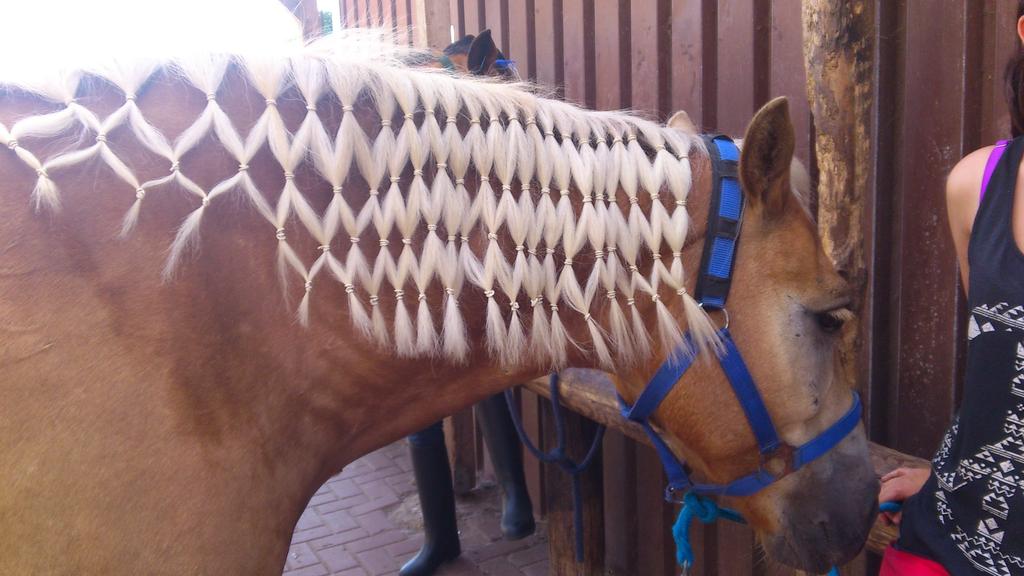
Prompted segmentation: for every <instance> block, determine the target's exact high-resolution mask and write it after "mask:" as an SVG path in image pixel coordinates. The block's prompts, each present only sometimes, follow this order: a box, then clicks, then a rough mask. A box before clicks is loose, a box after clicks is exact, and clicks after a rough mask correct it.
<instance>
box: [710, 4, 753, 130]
mask: <svg viewBox="0 0 1024 576" xmlns="http://www.w3.org/2000/svg"><path fill="white" fill-rule="evenodd" d="M754 62H755V58H754V5H753V4H752V3H751V2H750V0H721V1H720V2H719V3H718V70H719V71H720V74H719V75H718V110H717V113H718V125H717V128H718V130H719V131H721V132H723V133H725V134H731V135H734V136H741V135H742V134H743V133H744V131H745V130H746V128H747V123H748V122H749V121H750V118H751V117H752V116H753V114H754V111H755V109H754V74H755V67H754Z"/></svg>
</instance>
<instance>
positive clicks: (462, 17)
mask: <svg viewBox="0 0 1024 576" xmlns="http://www.w3.org/2000/svg"><path fill="white" fill-rule="evenodd" d="M465 4H466V2H465V0H452V5H451V18H452V23H453V24H455V39H456V40H457V39H459V38H462V37H463V36H465V35H466V6H465Z"/></svg>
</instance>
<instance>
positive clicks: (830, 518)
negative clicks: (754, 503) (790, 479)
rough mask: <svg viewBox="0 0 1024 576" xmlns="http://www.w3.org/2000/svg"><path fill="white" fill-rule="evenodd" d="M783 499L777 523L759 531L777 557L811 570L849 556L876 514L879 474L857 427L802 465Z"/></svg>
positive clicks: (860, 544) (824, 569)
mask: <svg viewBox="0 0 1024 576" xmlns="http://www.w3.org/2000/svg"><path fill="white" fill-rule="evenodd" d="M797 480H798V481H797V482H796V484H795V485H794V486H793V487H792V488H791V489H790V490H789V491H788V494H787V495H786V496H785V497H784V500H783V501H782V502H781V503H780V504H781V505H782V514H781V516H782V525H781V526H780V530H779V531H778V532H776V533H774V534H769V535H763V543H764V546H765V548H766V549H767V551H768V553H769V555H770V556H771V557H772V558H773V559H774V560H776V561H779V562H781V563H783V564H786V565H788V566H792V567H794V568H797V569H800V570H805V571H808V572H812V573H819V574H820V573H824V572H827V571H828V570H829V568H831V567H832V566H840V565H842V564H845V563H847V562H849V561H850V560H852V559H853V558H854V557H855V556H856V555H857V554H858V553H860V551H861V549H863V547H864V543H865V542H866V541H867V538H868V534H869V533H870V532H871V527H872V525H873V524H874V521H875V517H876V516H877V514H878V478H877V476H876V475H875V473H874V470H873V469H872V467H871V465H870V461H869V459H868V453H867V441H866V440H865V438H864V432H863V429H858V430H857V431H855V432H854V433H853V434H851V435H850V436H849V437H848V438H847V439H846V440H845V441H843V442H842V443H841V444H839V445H838V446H836V448H835V449H833V450H832V451H831V452H830V453H829V454H827V455H826V456H824V457H822V458H821V459H820V460H819V461H818V462H815V463H814V464H812V465H811V466H809V467H808V468H806V469H805V470H802V471H801V474H799V476H798V478H797Z"/></svg>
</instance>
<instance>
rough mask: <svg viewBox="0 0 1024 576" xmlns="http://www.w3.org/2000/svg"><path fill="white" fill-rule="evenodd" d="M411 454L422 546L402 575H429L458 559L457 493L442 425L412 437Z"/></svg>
mask: <svg viewBox="0 0 1024 576" xmlns="http://www.w3.org/2000/svg"><path fill="white" fill-rule="evenodd" d="M409 454H410V455H411V456H412V471H413V475H414V476H415V477H416V491H417V492H418V493H419V497H420V508H421V510H422V511H423V536H424V538H423V547H422V548H420V551H419V553H418V554H416V556H414V557H413V558H412V559H411V560H409V561H408V562H406V563H405V566H402V569H401V570H400V571H399V572H398V573H399V575H400V576H430V575H431V574H433V573H434V572H435V571H436V570H437V568H438V566H440V565H441V564H444V563H445V562H449V561H451V560H454V559H456V558H458V557H459V554H461V553H462V550H461V548H460V547H459V529H458V525H457V524H456V521H455V491H454V489H453V488H452V472H451V468H450V467H449V466H448V449H447V447H445V444H444V430H443V429H442V427H441V423H440V422H438V423H437V424H434V425H433V426H431V427H429V428H427V429H426V430H423V431H422V432H418V433H416V434H413V435H412V436H409Z"/></svg>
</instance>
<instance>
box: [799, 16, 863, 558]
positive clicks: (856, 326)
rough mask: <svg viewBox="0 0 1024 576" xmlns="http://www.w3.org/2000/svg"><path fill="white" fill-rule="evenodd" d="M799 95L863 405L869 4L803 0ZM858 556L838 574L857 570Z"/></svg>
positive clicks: (848, 375)
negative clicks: (848, 291)
mask: <svg viewBox="0 0 1024 576" xmlns="http://www.w3.org/2000/svg"><path fill="white" fill-rule="evenodd" d="M802 17H803V33H804V60H805V63H806V66H807V96H808V100H809V101H810V105H811V111H812V113H813V115H814V128H815V142H814V150H815V153H816V157H817V161H818V229H819V231H820V233H821V237H822V243H823V244H824V247H825V252H826V253H827V254H828V255H829V257H830V258H832V261H833V262H834V263H835V265H836V268H837V269H838V270H839V271H840V273H842V274H844V275H845V276H846V277H847V278H848V279H849V281H850V285H851V287H852V288H853V290H854V303H853V309H854V311H855V312H856V313H857V319H856V320H854V321H853V322H851V325H850V326H848V327H847V328H846V329H845V330H844V332H843V341H842V344H841V350H840V357H841V366H842V370H843V377H844V379H845V380H846V381H847V382H850V383H853V384H855V385H856V387H857V389H858V390H860V391H861V393H862V395H863V396H864V398H865V402H866V403H867V405H868V408H869V411H868V414H870V404H871V394H870V392H871V390H870V388H869V384H870V369H869V368H870V356H869V355H868V354H869V352H868V351H866V349H867V348H868V347H867V346H865V343H867V342H870V339H869V338H870V330H871V322H870V320H871V316H872V308H873V302H871V300H870V296H869V294H870V292H869V284H868V256H867V254H868V249H869V245H868V242H869V241H870V234H868V233H867V231H868V230H870V226H871V217H870V214H871V199H872V197H871V178H872V153H873V147H872V140H871V138H872V113H873V110H874V94H875V90H874V86H875V64H874V42H875V3H874V2H872V1H869V0H849V1H847V2H834V1H832V0H804V3H803V16H802ZM863 571H864V567H863V561H860V562H857V563H854V564H853V565H852V566H850V569H849V570H844V574H863V573H864V572H863Z"/></svg>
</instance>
